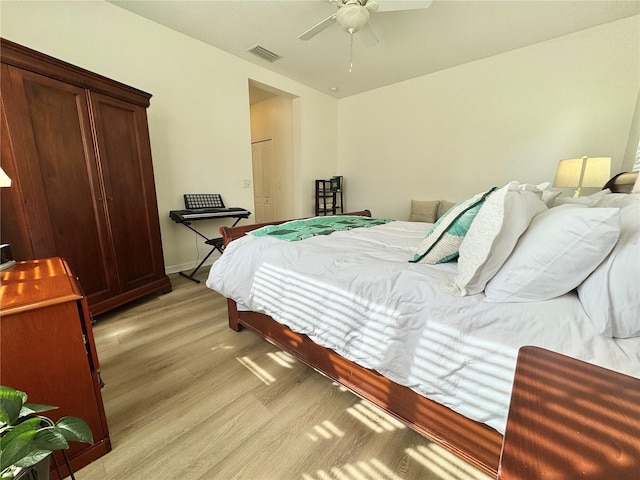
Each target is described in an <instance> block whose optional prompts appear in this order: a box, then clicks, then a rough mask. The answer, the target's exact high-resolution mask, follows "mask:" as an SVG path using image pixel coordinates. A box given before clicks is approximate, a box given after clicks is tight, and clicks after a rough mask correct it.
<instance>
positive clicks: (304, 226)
mask: <svg viewBox="0 0 640 480" xmlns="http://www.w3.org/2000/svg"><path fill="white" fill-rule="evenodd" d="M392 221H393V220H392V219H390V218H369V217H359V216H349V215H337V216H331V217H313V218H308V219H304V220H292V221H290V222H285V223H281V224H280V225H269V226H266V227H262V228H259V229H257V230H253V231H252V232H250V233H251V234H252V235H254V236H256V237H275V238H277V239H279V240H286V241H288V242H294V241H296V240H304V239H305V238H309V237H314V236H316V235H329V234H330V233H333V232H337V231H344V230H351V229H353V228H360V227H367V228H368V227H375V226H376V225H383V224H385V223H389V222H392Z"/></svg>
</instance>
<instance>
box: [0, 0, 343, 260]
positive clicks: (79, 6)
mask: <svg viewBox="0 0 640 480" xmlns="http://www.w3.org/2000/svg"><path fill="white" fill-rule="evenodd" d="M1 8H2V18H1V34H2V36H3V37H4V38H6V39H8V40H11V41H14V42H16V43H19V44H22V45H24V46H27V47H30V48H33V49H34V50H37V51H40V52H43V53H46V54H48V55H51V56H54V57H56V58H59V59H61V60H64V61H67V62H69V63H72V64H74V65H78V66H80V67H83V68H86V69H88V70H90V71H93V72H95V73H98V74H101V75H104V76H107V77H109V78H113V79H114V80H117V81H120V82H122V83H125V84H128V85H131V86H133V87H136V88H139V89H141V90H144V91H146V92H149V93H151V94H153V97H152V98H151V107H150V108H149V110H148V116H149V129H150V136H151V148H152V152H153V161H154V170H155V179H156V190H157V195H158V209H159V212H160V227H161V230H162V242H163V247H164V256H165V264H166V266H167V270H168V271H170V272H171V271H177V270H181V269H187V268H190V267H193V266H195V264H196V261H195V260H196V256H197V255H198V252H199V253H200V256H201V257H202V256H203V255H204V254H206V252H207V251H208V248H206V246H204V245H203V244H202V242H201V240H200V239H199V238H198V237H196V236H195V234H194V233H192V232H190V231H189V230H187V229H186V228H184V227H182V226H180V225H176V224H175V223H173V222H172V221H171V220H170V219H169V215H168V214H169V210H176V209H180V208H182V205H183V201H182V194H183V193H221V194H222V196H223V199H224V200H225V203H227V204H228V205H229V206H245V205H246V208H249V209H251V208H250V207H252V206H253V189H246V188H243V180H244V179H251V178H252V171H251V144H250V142H251V134H250V123H249V96H248V87H247V86H248V81H249V79H250V78H251V79H254V80H256V81H259V82H260V83H262V84H265V85H270V86H273V87H275V88H278V89H280V90H282V91H286V92H288V93H290V94H291V95H292V96H296V97H298V98H297V99H296V104H295V108H294V117H295V118H294V121H297V122H298V123H299V126H298V127H297V128H296V129H295V131H294V139H293V143H294V152H293V160H292V161H293V162H294V164H295V171H294V176H295V178H296V182H297V183H296V187H295V188H294V193H293V201H294V203H295V208H296V210H297V211H296V214H297V216H301V215H302V214H303V213H306V212H311V211H312V208H313V205H312V201H311V200H309V197H310V195H311V192H312V191H313V185H312V179H313V178H314V175H316V174H317V173H318V172H319V173H321V174H326V175H328V174H330V173H332V172H333V171H335V169H336V158H337V151H336V148H337V139H336V125H337V105H338V102H337V100H336V99H334V98H333V97H330V96H329V95H325V94H323V93H320V92H318V91H316V90H313V89H310V88H308V87H306V86H304V85H301V84H299V83H297V82H294V81H292V80H289V79H287V78H285V77H283V76H280V75H277V74H274V73H272V72H270V71H268V70H266V69H263V68H260V67H258V66H256V65H253V64H251V63H249V62H246V61H244V60H240V59H238V58H237V57H234V56H232V55H229V54H227V53H226V52H223V51H221V50H218V49H216V48H213V47H211V46H208V45H206V44H204V43H202V42H200V41H198V40H194V39H192V38H189V37H186V36H184V35H182V34H180V33H178V32H176V31H174V30H171V29H169V28H166V27H163V26H161V25H159V24H156V23H153V22H151V21H148V20H146V19H144V18H143V17H140V16H138V15H135V14H133V13H131V12H128V11H126V10H123V9H121V8H119V7H117V6H115V5H112V4H109V3H106V2H103V1H82V2H74V1H62V2H5V1H3V2H2V7H1ZM327 139H329V141H327ZM316 163H319V165H316ZM323 170H326V172H325V171H323ZM305 202H306V203H305ZM243 222H246V221H243ZM223 224H228V222H222V221H220V222H216V221H208V222H200V224H198V226H199V227H200V226H201V227H202V229H203V231H206V233H207V234H208V235H209V236H218V235H217V230H218V227H219V226H220V225H223ZM196 250H197V251H198V252H197V251H196Z"/></svg>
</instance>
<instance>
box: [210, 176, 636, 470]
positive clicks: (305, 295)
mask: <svg viewBox="0 0 640 480" xmlns="http://www.w3.org/2000/svg"><path fill="white" fill-rule="evenodd" d="M636 177H637V174H625V175H620V176H616V177H614V178H613V179H612V180H611V181H610V182H608V183H607V185H606V188H607V189H608V190H604V191H603V192H602V194H600V193H598V194H595V195H592V196H589V197H581V198H579V199H575V200H570V199H565V200H561V199H551V200H549V199H547V200H545V201H546V202H551V203H549V204H548V205H547V204H545V207H544V208H542V207H540V204H539V203H537V200H534V199H533V196H536V198H539V199H540V202H542V201H543V196H544V194H545V193H546V192H543V191H541V190H538V191H536V187H534V186H524V185H520V184H517V182H515V183H514V182H512V183H511V184H510V185H508V186H505V187H502V188H500V189H496V190H494V191H488V192H481V193H482V195H480V194H479V197H478V198H480V197H483V200H482V203H480V204H479V205H475V206H476V207H478V208H475V210H476V211H475V217H474V218H472V221H471V224H470V225H471V226H474V229H475V230H474V229H472V228H470V227H469V228H468V231H467V232H466V234H465V235H463V236H462V242H463V243H462V244H459V245H458V247H457V248H459V250H460V253H459V255H460V257H459V258H458V261H457V262H456V261H453V262H445V263H437V264H429V265H425V264H424V263H423V261H422V258H421V259H420V260H416V257H415V255H417V252H416V247H417V246H420V247H422V244H424V243H425V242H426V241H427V237H429V235H430V234H431V233H432V232H433V231H434V230H437V229H438V228H439V227H441V226H442V225H440V224H436V225H430V224H421V223H416V222H398V221H386V220H385V221H384V222H379V223H375V222H374V224H371V225H366V224H365V225H363V226H360V227H359V228H351V229H345V230H340V229H337V230H336V231H332V233H330V234H328V232H327V231H324V232H322V234H320V235H312V236H310V237H309V238H305V239H304V240H303V241H283V240H282V239H281V238H274V237H271V236H270V235H272V234H273V232H274V231H275V232H276V234H277V233H278V232H279V233H280V234H282V231H283V230H286V232H285V233H286V234H288V233H287V232H292V231H296V229H293V228H289V227H288V226H289V225H290V224H289V223H287V224H284V225H282V224H278V223H275V224H262V225H249V226H242V227H234V228H228V227H223V228H221V233H222V235H223V239H224V243H225V246H226V248H225V253H224V254H223V255H222V256H221V258H220V259H218V260H217V261H216V262H215V263H214V265H213V266H212V268H211V271H210V273H209V277H208V279H207V286H208V287H209V288H212V289H214V290H216V291H218V292H220V293H222V294H223V295H224V296H226V297H227V299H228V300H227V304H228V314H229V326H230V328H232V329H233V330H236V331H238V330H240V329H241V328H243V327H245V328H247V329H250V330H252V331H254V332H256V333H257V334H259V335H260V336H262V337H263V338H265V339H266V340H267V341H269V342H271V343H273V344H274V345H276V346H277V347H278V348H280V349H282V350H284V351H286V352H288V353H290V354H291V355H293V356H294V357H296V358H298V359H299V360H300V361H302V362H303V363H305V364H307V365H309V366H311V367H313V368H314V369H316V370H318V371H319V372H321V373H323V374H324V375H326V376H328V377H329V378H331V379H333V380H335V381H337V382H339V383H341V384H343V385H344V386H346V387H347V388H349V389H350V390H351V391H353V392H354V393H356V394H357V395H359V396H361V397H363V398H366V399H367V400H369V401H371V402H372V403H374V404H376V405H377V406H379V407H380V408H382V409H383V410H385V411H386V412H388V413H390V414H391V415H393V416H395V417H396V418H398V419H399V420H401V421H402V422H404V423H405V424H406V425H408V426H409V427H411V428H413V429H414V430H415V431H417V432H418V433H420V434H422V435H424V436H425V437H427V438H429V439H430V440H432V441H434V442H436V443H438V444H440V445H441V446H443V447H445V448H447V449H449V450H450V451H452V452H453V453H455V454H457V455H458V456H460V457H462V458H463V459H465V460H466V461H468V462H469V463H471V464H473V465H475V466H476V467H478V468H480V469H481V470H483V471H485V472H487V473H488V474H490V475H494V476H495V475H496V473H497V470H498V464H499V458H500V449H501V444H502V435H503V433H504V427H505V423H506V416H507V412H508V407H509V396H510V391H511V384H512V380H513V372H514V370H515V364H516V358H517V352H518V349H519V348H520V347H521V346H523V345H535V346H540V347H543V348H547V349H550V350H553V351H557V352H559V353H564V354H566V355H569V356H572V357H575V358H579V359H581V360H585V361H588V362H590V363H594V364H596V365H600V366H603V367H605V368H609V369H612V370H616V371H619V372H622V373H625V374H627V375H630V376H633V377H637V378H640V336H637V335H635V334H636V331H635V330H634V329H635V326H631V327H629V325H624V326H623V327H616V325H614V327H613V332H614V333H615V334H616V335H617V336H614V334H613V333H612V327H611V325H610V324H606V325H605V323H606V322H604V323H603V321H602V319H601V318H596V317H597V316H598V314H597V312H599V311H601V310H602V302H604V300H601V299H598V300H597V302H596V303H595V305H592V304H590V299H589V297H588V296H587V295H589V293H590V292H592V291H593V290H594V288H596V290H597V287H594V285H597V282H599V281H601V278H598V277H597V274H600V275H613V274H615V273H616V272H618V270H616V268H618V267H616V268H613V267H611V265H609V264H611V262H612V261H613V258H614V257H615V255H616V252H617V251H618V250H619V249H621V248H622V246H623V245H622V244H623V243H625V242H626V243H629V242H632V243H633V242H637V235H638V232H637V211H636V210H632V211H630V212H629V209H634V208H638V207H640V205H638V201H640V199H638V198H637V195H630V196H625V195H621V193H620V192H625V193H628V192H630V191H631V189H632V188H633V185H634V184H635V182H636ZM507 187H508V188H507ZM609 191H611V192H612V194H608V193H605V192H609ZM523 192H528V193H526V194H525V193H523ZM527 195H528V196H527ZM621 197H623V198H621ZM505 198H510V199H512V203H511V204H509V203H508V202H507V201H506V200H505ZM632 198H634V199H635V200H638V201H635V200H633V201H632V200H628V199H632ZM497 199H500V200H499V201H498V200H497ZM513 199H516V200H513ZM634 201H635V203H634ZM490 202H493V203H492V205H493V204H495V205H501V208H503V218H502V220H501V221H502V222H503V224H502V226H499V227H497V228H499V229H500V228H501V229H502V234H504V230H505V229H506V228H507V226H506V224H507V223H508V225H509V227H508V228H515V227H514V226H513V225H516V224H518V223H519V222H518V221H513V220H514V219H513V218H511V219H510V221H509V222H506V221H505V215H506V212H507V211H509V212H512V213H514V212H520V210H518V209H527V210H528V214H527V215H529V217H530V218H528V219H527V221H524V220H522V221H521V222H520V223H522V225H521V226H520V228H521V230H522V231H521V232H520V233H519V234H516V233H517V232H511V233H510V235H509V236H510V237H514V236H515V237H516V238H515V240H514V239H513V238H511V240H510V241H511V243H513V245H508V247H507V244H508V243H509V242H507V241H505V240H504V239H503V238H502V237H500V240H496V239H495V238H494V240H493V244H492V245H490V246H488V247H486V249H488V250H487V251H489V250H491V254H490V255H489V254H487V255H485V258H484V260H482V261H484V263H482V261H480V260H478V259H477V258H476V259H471V257H472V256H473V255H471V256H469V254H468V251H470V250H469V249H470V248H475V247H473V246H474V245H477V244H479V243H482V242H479V243H478V242H477V241H476V240H474V239H477V238H478V235H485V232H486V230H487V229H486V228H481V227H480V226H479V225H483V226H484V225H485V223H486V224H488V225H491V222H494V224H495V222H496V220H495V218H493V216H491V215H489V214H485V213H484V212H485V211H490V208H489V205H490ZM514 202H515V203H514ZM554 202H555V203H557V204H558V206H551V205H552V204H553V203H554ZM461 203H462V204H464V202H461ZM471 203H473V199H472V200H470V201H469V202H467V204H466V205H463V207H465V208H466V207H467V206H468V205H471ZM562 203H564V205H560V204H562ZM516 204H517V205H518V207H517V208H516V207H515V206H514V205H516ZM567 204H569V205H567ZM576 204H578V205H576ZM627 204H630V205H631V207H628V206H627ZM505 205H511V206H510V207H505ZM589 207H603V208H599V209H594V208H589ZM455 208H456V207H454V209H452V211H453V213H452V214H451V215H450V217H454V216H457V211H455ZM460 208H462V207H460ZM491 208H493V207H491ZM623 208H626V210H624V211H625V212H627V213H626V215H627V217H626V218H627V222H628V221H629V218H631V222H632V223H633V224H634V225H635V227H633V228H632V229H631V232H628V231H627V232H626V233H624V234H623V235H621V234H620V231H618V232H617V233H616V234H615V235H613V233H611V232H608V233H607V232H604V233H603V232H601V231H598V230H596V231H594V233H593V235H594V236H597V237H599V240H598V241H602V242H605V240H600V239H606V238H607V236H609V237H610V238H609V240H606V241H607V242H609V246H603V245H599V248H598V249H597V250H599V252H588V251H587V252H582V251H581V250H580V249H579V248H577V247H575V250H576V251H575V252H574V253H575V254H578V255H584V256H585V257H589V255H592V256H595V257H594V258H593V259H592V260H591V263H593V264H594V265H593V268H591V267H588V270H589V272H587V278H591V277H593V280H590V283H591V285H589V281H587V279H584V282H581V283H580V285H579V286H575V287H573V288H571V289H570V291H568V292H567V293H563V294H560V295H557V296H554V297H553V298H549V299H545V300H542V301H537V300H536V301H532V300H531V299H528V298H527V297H526V296H527V295H528V292H530V291H532V290H535V289H527V288H523V289H522V290H523V291H522V292H521V293H522V294H523V295H524V299H523V298H518V299H515V300H514V298H515V297H508V296H507V297H505V292H504V291H503V290H504V288H505V285H506V286H507V287H506V288H507V289H508V288H509V287H510V285H511V284H513V283H514V282H515V283H517V281H516V280H517V279H516V280H514V279H513V278H512V277H510V276H509V275H507V274H503V272H505V271H507V272H512V271H517V268H515V267H513V268H510V269H508V268H507V266H510V265H512V264H513V263H514V262H515V265H516V266H517V260H518V253H519V252H520V250H524V247H521V244H522V245H524V244H525V240H527V239H528V238H529V237H528V236H529V235H531V239H530V243H534V244H535V243H536V237H535V236H534V235H533V233H531V232H533V231H534V230H535V228H534V224H535V225H536V228H538V226H539V225H541V224H542V220H540V221H539V222H538V218H540V219H542V217H543V216H545V215H547V213H548V212H550V211H552V210H553V209H557V210H553V212H552V213H553V215H554V216H555V215H556V212H565V210H566V212H565V213H563V215H572V216H580V215H586V212H587V211H588V212H589V215H591V214H592V212H598V213H597V214H600V213H602V215H604V214H605V213H606V214H607V215H610V218H614V217H613V216H611V215H613V213H611V212H612V211H614V210H615V211H616V212H618V213H616V215H618V214H620V212H623ZM470 210H471V209H468V210H465V212H468V211H470ZM542 210H544V211H545V212H547V213H544V212H542ZM461 211H462V210H461ZM639 211H640V210H639ZM481 212H483V213H482V214H481ZM607 212H608V213H607ZM543 213H544V215H543ZM594 214H595V213H594ZM483 215H484V216H483ZM357 216H361V217H364V218H369V217H371V213H370V212H369V211H366V210H365V211H362V212H355V213H354V214H350V215H348V217H350V218H351V217H357ZM549 216H550V215H547V217H549ZM460 217H461V216H460ZM561 218H562V217H561ZM615 218H616V222H618V223H620V222H619V221H618V220H617V219H618V217H617V216H616V217H615ZM533 219H535V220H536V221H535V222H534V221H533ZM634 219H635V220H634ZM481 220H482V221H481ZM561 221H562V222H564V223H563V224H562V225H563V228H555V229H554V231H557V232H559V231H562V230H565V228H564V225H566V223H567V220H566V218H565V219H564V220H561ZM438 222H440V220H439V221H438ZM447 222H448V220H445V221H443V222H442V224H446V223H447ZM536 222H537V223H536ZM612 222H613V221H611V222H609V223H610V224H611V225H613V223H612ZM525 224H526V225H525ZM556 225H557V224H556ZM611 225H610V227H611V229H613V227H612V226H611ZM494 228H496V227H495V225H494ZM540 228H541V227H540ZM580 228H582V227H580ZM598 228H600V227H598ZM634 229H635V230H634ZM249 232H253V233H252V234H249V235H248V233H249ZM262 232H266V234H267V235H265V236H256V235H257V234H262ZM436 233H437V232H436ZM449 233H450V231H448V232H447V235H449ZM296 234H297V233H296ZM294 235H295V234H294ZM445 236H446V235H445ZM613 236H615V238H613ZM623 237H624V238H623ZM440 239H442V236H440ZM287 240H290V239H287ZM465 242H466V243H467V244H468V246H467V250H465V249H464V248H463V245H464V244H465ZM516 242H517V243H516ZM436 243H437V242H436ZM538 243H539V242H538ZM635 245H636V249H637V243H636V244H635ZM497 246H500V248H497ZM626 248H627V250H625V251H626V252H627V251H628V246H627V247H626ZM603 249H606V251H605V252H604V253H603V252H602V250H603ZM418 250H419V248H418ZM494 250H495V251H494ZM507 250H508V252H507V254H508V255H507V254H505V253H504V252H506V251H507ZM433 251H434V250H433V249H432V250H430V253H432V252H433ZM465 252H466V253H465ZM463 253H464V255H463ZM632 254H633V252H632ZM598 255H599V256H600V257H598ZM620 255H622V254H620ZM497 257H501V258H500V261H497V260H495V259H496V258H497ZM502 257H506V258H502ZM309 258H312V259H313V262H309ZM423 258H424V257H423ZM487 258H489V259H491V260H487ZM598 258H599V260H598ZM469 259H471V260H469ZM514 259H516V260H514ZM524 260H525V263H527V262H529V263H530V259H529V258H527V257H526V255H525V257H524ZM469 262H470V263H472V264H473V262H476V266H477V263H478V262H481V263H482V265H481V268H480V270H482V269H485V270H486V271H487V272H489V271H490V272H489V273H491V275H489V276H490V278H489V280H488V281H487V282H486V283H483V282H484V281H485V280H486V278H483V279H482V282H479V284H482V285H480V286H478V285H477V284H474V282H475V283H478V282H477V280H478V278H475V277H474V278H473V279H471V281H469V280H470V277H473V275H471V276H470V275H468V274H467V273H468V272H466V271H465V268H467V267H464V266H465V265H467V264H468V263H469ZM496 262H497V263H499V265H497V263H496ZM527 265H528V263H527ZM606 265H609V266H608V267H607V269H606V271H605V272H604V273H603V272H600V270H603V269H604V266H606ZM614 266H615V265H614ZM463 267H464V268H463ZM489 267H490V268H489ZM560 268H561V267H560ZM551 270H553V269H551ZM565 270H566V268H565ZM569 270H571V271H572V275H574V276H575V275H584V272H573V270H580V268H575V269H574V268H569ZM477 271H478V270H477V269H476V271H475V273H476V274H477ZM231 272H233V274H231ZM632 272H633V273H632V274H633V275H636V276H638V275H640V272H639V271H635V270H632ZM485 273H486V272H485ZM505 275H506V277H505ZM486 276H487V275H485V277H486ZM501 276H502V277H505V278H502V279H501V280H500V278H501ZM461 277H462V280H461ZM476 277H477V275H476ZM383 279H384V280H383ZM573 280H574V279H572V281H573ZM465 281H466V283H465ZM615 281H616V279H615V278H613V279H610V280H607V282H610V283H615ZM456 282H457V283H456ZM628 282H630V283H635V284H636V285H637V284H638V283H640V279H634V278H626V279H624V282H623V283H624V284H627V283H628ZM494 283H495V285H493V284H494ZM544 283H545V285H544V288H542V290H544V289H545V288H548V284H553V282H544ZM485 287H486V288H485ZM587 287H588V288H587ZM480 288H481V290H480V291H476V290H478V289H480ZM600 290H602V289H600ZM580 292H582V293H580ZM541 294H544V295H546V294H547V293H546V292H542V293H541ZM614 294H615V295H614ZM598 295H602V293H601V292H598V293H597V294H596V295H594V297H597V296H598ZM612 295H613V297H614V299H615V298H617V297H616V295H618V293H617V292H614V293H612ZM631 295H634V294H633V292H632V294H631ZM505 298H506V301H505V300H504V299H505ZM380 299H384V301H381V300H380ZM635 301H636V303H635V304H634V303H633V299H632V301H631V302H630V306H626V307H625V308H627V311H626V313H623V315H626V317H627V319H628V318H629V317H630V316H631V317H634V315H635V318H636V319H638V317H640V315H638V304H637V296H636V300H635ZM591 303H594V302H591ZM598 309H600V310H598ZM629 309H631V310H629ZM587 311H589V312H590V313H591V317H594V319H595V320H594V319H592V318H591V317H590V316H589V315H588V314H587ZM606 315H608V313H606V314H605V316H606ZM625 328H626V330H625ZM638 328H639V329H640V326H638ZM616 329H617V331H616ZM620 332H622V333H620ZM638 333H640V332H638ZM623 336H624V337H625V338H621V337H623ZM619 337H620V338H619Z"/></svg>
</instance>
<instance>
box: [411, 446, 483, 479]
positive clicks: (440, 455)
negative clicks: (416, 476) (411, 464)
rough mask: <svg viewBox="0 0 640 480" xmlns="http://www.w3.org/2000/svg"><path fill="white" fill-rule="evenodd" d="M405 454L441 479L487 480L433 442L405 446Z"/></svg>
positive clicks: (480, 473)
mask: <svg viewBox="0 0 640 480" xmlns="http://www.w3.org/2000/svg"><path fill="white" fill-rule="evenodd" d="M405 451H406V452H407V454H408V455H409V456H410V457H411V458H413V459H414V460H416V461H417V462H419V463H421V464H422V465H424V466H425V467H426V468H427V469H428V470H429V471H431V472H434V473H435V474H436V475H438V477H439V478H441V479H442V480H457V479H459V478H465V479H468V480H487V478H488V477H487V476H486V475H485V474H484V473H482V472H480V471H478V470H476V469H474V468H473V467H471V466H470V465H467V464H466V463H464V462H463V461H462V460H460V459H459V458H458V457H456V456H455V455H454V454H453V453H451V452H448V451H447V450H445V449H444V448H442V447H440V446H438V445H436V444H435V443H433V444H430V445H428V446H424V445H420V446H419V447H416V448H407V449H406V450H405Z"/></svg>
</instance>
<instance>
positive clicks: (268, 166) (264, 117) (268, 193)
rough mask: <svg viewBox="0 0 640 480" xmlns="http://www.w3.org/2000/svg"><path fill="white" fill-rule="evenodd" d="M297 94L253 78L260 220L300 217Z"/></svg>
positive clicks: (253, 139)
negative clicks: (296, 159)
mask: <svg viewBox="0 0 640 480" xmlns="http://www.w3.org/2000/svg"><path fill="white" fill-rule="evenodd" d="M294 98H295V97H294V96H292V95H291V94H288V93H286V92H283V91H281V90H277V89H275V88H272V87H269V86H267V85H263V84H259V83H258V82H255V81H252V80H250V81H249V102H250V120H251V157H252V168H253V197H254V204H255V206H254V209H255V222H256V223H264V222H273V221H278V220H287V219H291V218H296V205H295V204H294V203H295V202H294V191H295V178H296V177H295V174H294V171H295V167H294V133H293V131H294V126H293V123H294V121H295V120H294V113H293V112H294V109H293V99H294ZM298 216H299V215H298Z"/></svg>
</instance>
